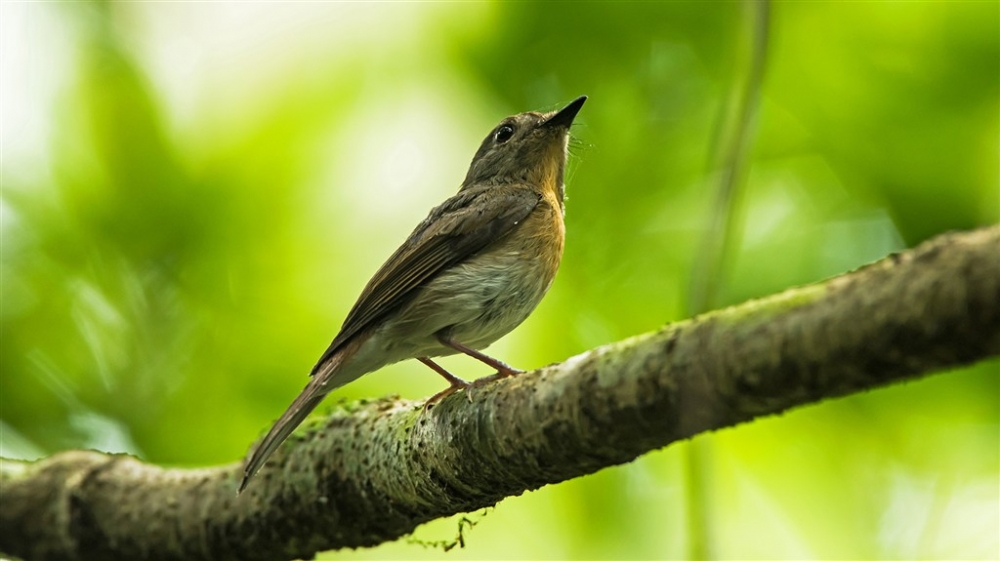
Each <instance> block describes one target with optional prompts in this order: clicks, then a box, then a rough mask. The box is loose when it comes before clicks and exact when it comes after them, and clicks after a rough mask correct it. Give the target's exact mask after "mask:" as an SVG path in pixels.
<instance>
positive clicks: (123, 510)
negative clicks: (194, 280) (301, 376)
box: [0, 227, 1000, 560]
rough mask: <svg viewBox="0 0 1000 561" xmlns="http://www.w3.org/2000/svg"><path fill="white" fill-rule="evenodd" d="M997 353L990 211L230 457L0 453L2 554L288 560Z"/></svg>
mask: <svg viewBox="0 0 1000 561" xmlns="http://www.w3.org/2000/svg"><path fill="white" fill-rule="evenodd" d="M997 355H1000V227H993V228H989V229H983V230H977V231H973V232H968V233H962V234H949V235H945V236H941V237H938V238H936V239H934V240H932V241H930V242H928V243H925V244H923V245H921V246H920V247H918V248H916V249H913V250H909V251H906V252H903V253H900V254H894V255H891V256H889V257H887V258H885V259H883V260H881V261H879V262H878V263H875V264H872V265H869V266H867V267H864V268H862V269H859V270H857V271H853V272H851V273H847V274H845V275H842V276H839V277H835V278H832V279H829V280H827V281H825V282H822V283H819V284H815V285H811V286H807V287H803V288H797V289H792V290H788V291H786V292H783V293H781V294H777V295H775V296H772V297H768V298H764V299H761V300H756V301H751V302H747V303H745V304H742V305H739V306H734V307H732V308H727V309H724V310H720V311H716V312H712V313H709V314H704V315H702V316H699V317H696V318H694V319H692V320H688V321H683V322H679V323H676V324H672V325H668V326H666V327H664V328H663V329H661V330H659V331H657V332H655V333H648V334H645V335H641V336H638V337H634V338H631V339H628V340H625V341H621V342H617V343H614V344H611V345H607V346H605V347H600V348H597V349H594V350H591V351H588V352H586V353H584V354H582V355H579V356H576V357H572V358H570V359H568V360H566V361H565V362H563V363H561V364H555V365H551V366H548V367H546V368H543V369H540V370H537V371H534V372H529V373H526V374H523V375H521V376H518V377H516V378H511V379H506V380H502V381H499V382H497V383H494V384H491V385H489V386H486V387H482V388H477V389H476V390H475V391H474V393H473V395H472V399H471V401H470V400H469V399H468V396H467V395H466V394H461V393H459V394H455V395H453V396H451V397H449V398H447V399H445V400H443V401H442V402H441V403H440V404H438V405H437V406H436V407H433V408H431V409H427V410H425V409H423V408H422V407H421V403H416V402H412V401H405V400H400V399H392V398H390V399H383V400H378V401H374V402H368V403H361V404H357V405H354V406H352V408H351V410H343V411H339V412H336V413H334V414H332V415H330V416H329V417H327V418H325V419H323V420H322V421H320V422H315V423H312V424H310V425H309V426H308V427H306V428H305V429H302V430H300V431H299V432H298V433H297V434H296V435H295V436H293V437H292V438H291V439H289V441H288V442H286V443H285V445H283V446H282V447H281V449H280V450H279V451H278V452H277V453H276V454H275V455H274V457H273V458H272V459H271V461H270V462H268V464H267V465H266V466H265V467H264V469H263V470H262V471H261V472H260V474H259V476H258V478H257V479H256V480H255V481H253V482H252V484H251V485H250V488H249V489H248V490H247V491H246V492H245V493H244V494H243V495H240V496H237V495H236V487H237V484H238V482H239V478H240V474H241V471H240V469H241V466H240V465H239V464H231V465H227V466H221V467H217V468H211V469H197V470H181V469H162V468H159V467H155V466H151V465H147V464H144V463H142V462H140V461H139V460H137V459H135V458H132V457H128V456H120V455H106V454H100V453H97V452H82V451H73V452H66V453H62V454H58V455H56V456H53V457H51V458H47V459H44V460H41V461H38V462H33V463H25V462H17V461H8V460H4V461H3V462H2V463H0V486H2V487H0V488H2V495H0V499H2V502H0V551H3V552H4V553H6V554H9V555H16V556H19V557H23V558H27V559H88V560H89V559H187V560H193V559H211V560H222V559H243V560H255V559H267V560H273V559H293V558H300V557H310V556H311V555H313V554H314V553H315V552H317V551H321V550H326V549H333V548H341V547H359V546H371V545H375V544H378V543H381V542H384V541H388V540H393V539H396V538H398V537H400V536H402V535H405V534H407V533H409V532H411V531H412V530H413V529H414V528H415V527H416V526H418V525H419V524H421V523H423V522H426V521H428V520H431V519H434V518H438V517H442V516H448V515H451V514H454V513H458V512H465V511H471V510H476V509H479V508H482V507H485V506H489V505H493V504H495V503H496V502H498V501H499V500H501V499H503V498H504V497H509V496H513V495H518V494H520V493H523V492H524V491H526V490H529V489H535V488H538V487H540V486H542V485H546V484H550V483H557V482H560V481H565V480H567V479H570V478H573V477H578V476H581V475H585V474H588V473H592V472H594V471H597V470H599V469H601V468H604V467H608V466H613V465H617V464H622V463H625V462H629V461H631V460H633V459H635V458H636V457H637V456H639V455H641V454H643V453H645V452H648V451H651V450H655V449H658V448H661V447H663V446H666V445H667V444H670V443H671V442H675V441H677V440H681V439H685V438H689V437H691V436H692V435H695V434H698V433H700V432H704V431H710V430H714V429H718V428H722V427H729V426H733V425H736V424H739V423H741V422H744V421H748V420H750V419H753V418H756V417H761V416H765V415H772V414H775V413H779V412H782V411H785V410H787V409H789V408H792V407H795V406H799V405H803V404H808V403H816V402H819V401H821V400H823V399H826V398H831V397H836V396H841V395H845V394H849V393H853V392H859V391H863V390H867V389H871V388H876V387H879V386H883V385H886V384H890V383H893V382H897V381H901V380H911V379H915V378H918V377H920V376H923V375H925V374H929V373H932V372H935V371H939V370H942V369H946V368H953V367H957V366H961V365H966V364H970V363H973V362H976V361H980V360H984V359H986V358H989V357H994V356H997Z"/></svg>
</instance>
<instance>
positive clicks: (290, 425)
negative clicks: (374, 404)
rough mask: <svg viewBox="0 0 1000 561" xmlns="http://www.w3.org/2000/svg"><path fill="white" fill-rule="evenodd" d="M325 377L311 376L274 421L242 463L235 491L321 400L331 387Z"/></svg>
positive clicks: (248, 479) (242, 486)
mask: <svg viewBox="0 0 1000 561" xmlns="http://www.w3.org/2000/svg"><path fill="white" fill-rule="evenodd" d="M325 378H326V376H313V377H312V379H310V380H309V383H308V384H307V385H306V387H305V389H303V390H302V393H300V394H299V396H298V397H296V398H295V401H293V402H292V404H291V405H289V406H288V409H287V410H285V412H284V413H283V414H282V415H281V418H280V419H278V422H276V423H274V426H273V427H271V430H270V431H268V433H267V436H265V437H264V440H262V441H261V442H260V444H259V445H258V446H257V448H255V449H254V451H253V452H252V453H251V454H250V456H249V457H248V458H247V460H246V463H245V464H244V467H243V481H241V482H240V488H239V491H237V493H241V492H243V489H245V488H246V486H247V483H248V482H249V481H250V478H251V477H253V476H254V475H256V474H257V470H259V469H260V468H261V466H263V465H264V462H265V461H267V458H268V457H269V456H270V455H271V453H273V452H274V451H275V450H276V449H277V448H278V446H280V445H281V443H282V442H284V441H285V439H286V438H288V435H290V434H292V431H293V430H295V427H297V426H299V424H300V423H301V422H302V421H303V420H305V418H306V417H307V416H308V415H309V413H311V412H312V410H313V409H315V408H316V406H317V405H319V403H320V402H321V401H323V398H324V397H326V394H328V393H329V392H330V390H331V389H333V388H331V387H329V386H326V385H325V384H324V383H323V381H324V379H325Z"/></svg>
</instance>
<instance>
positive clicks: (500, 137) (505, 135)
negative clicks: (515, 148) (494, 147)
mask: <svg viewBox="0 0 1000 561" xmlns="http://www.w3.org/2000/svg"><path fill="white" fill-rule="evenodd" d="M512 136H514V127H512V126H510V125H503V126H501V127H500V128H498V129H497V132H496V134H495V135H493V138H494V140H496V141H497V144H503V143H504V142H507V141H508V140H510V137H512Z"/></svg>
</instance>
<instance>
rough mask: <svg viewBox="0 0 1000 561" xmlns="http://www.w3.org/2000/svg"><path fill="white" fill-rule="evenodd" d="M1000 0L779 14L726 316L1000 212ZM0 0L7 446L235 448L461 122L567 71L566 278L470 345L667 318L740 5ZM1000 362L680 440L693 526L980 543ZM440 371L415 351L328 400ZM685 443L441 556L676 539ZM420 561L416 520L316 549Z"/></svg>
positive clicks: (561, 91)
mask: <svg viewBox="0 0 1000 561" xmlns="http://www.w3.org/2000/svg"><path fill="white" fill-rule="evenodd" d="M998 6H1000V5H998V4H996V3H990V2H982V3H980V2H954V3H944V2H920V3H914V2H907V3H877V2H862V3H833V2H831V3H780V4H775V5H774V9H773V16H772V17H773V19H772V28H771V36H770V51H769V59H768V66H767V71H766V78H765V82H764V86H763V96H762V104H761V108H760V112H759V114H758V121H757V122H758V134H757V135H756V141H755V145H754V149H753V153H752V159H751V162H750V166H749V170H748V173H747V178H746V182H745V184H744V185H743V189H742V191H741V194H740V196H739V199H738V204H737V206H736V207H735V210H736V213H737V218H738V220H736V224H738V231H736V232H734V237H733V239H735V240H736V241H737V245H736V246H735V247H734V248H733V250H732V251H731V252H730V256H731V259H730V260H729V262H727V263H726V266H725V278H724V279H721V282H720V286H721V287H722V293H721V294H720V300H721V301H720V302H719V304H720V305H727V304H733V303H738V302H741V301H743V300H746V299H748V298H753V297H759V296H764V295H767V294H770V293H774V292H777V291H780V290H782V289H784V288H787V287H790V286H794V285H799V284H803V283H809V282H814V281H817V280H821V279H823V278H825V277H828V276H831V275H835V274H838V273H840V272H844V271H847V270H850V269H852V268H855V267H858V266H860V265H862V264H864V263H866V262H869V261H871V260H874V259H877V258H879V257H881V256H883V255H885V254H887V253H889V252H891V251H895V250H899V249H901V248H903V247H906V246H911V245H913V244H916V243H918V242H920V241H922V240H924V239H926V238H928V237H931V236H934V235H936V234H938V233H941V232H944V231H947V230H951V229H969V228H973V227H976V226H979V225H985V224H991V223H996V222H997V221H998V218H1000V216H998V214H1000V196H998V191H1000V177H998V174H1000V161H998V153H1000V141H998V139H1000V102H998V100H1000V26H998V22H1000V7H998ZM2 9H3V16H4V17H3V18H2V23H0V25H2V26H3V29H4V34H3V35H4V37H3V38H2V39H0V40H2V41H3V47H4V53H5V57H4V59H3V94H4V101H3V122H4V126H3V141H4V149H5V154H4V155H5V158H4V160H3V176H2V187H3V190H2V197H0V220H2V226H0V235H2V252H0V257H2V259H0V274H2V295H0V297H2V305H0V321H2V324H0V329H2V334H0V336H2V345H0V374H2V379H0V390H2V391H0V422H2V424H0V429H2V441H0V444H2V450H0V452H2V454H3V455H5V456H8V457H14V456H16V457H37V456H39V455H45V454H51V453H54V452H56V451H59V450H63V449H67V448H74V447H94V448H99V449H102V450H109V451H123V452H130V453H134V454H138V455H139V456H141V457H142V458H144V459H147V460H149V461H152V462H156V463H160V464H164V465H178V466H200V465H209V464H215V463H223V462H231V461H236V460H238V459H239V458H241V457H242V455H243V453H244V452H245V450H246V448H247V447H248V445H249V444H250V443H251V442H252V441H253V440H254V438H256V437H257V436H258V435H259V434H260V432H261V431H262V430H264V429H265V428H266V427H267V426H268V425H269V422H270V421H271V420H272V419H274V418H275V417H276V416H277V415H278V414H279V413H280V412H281V411H282V410H283V408H284V407H285V406H286V405H287V403H288V402H289V401H290V400H291V399H292V397H293V396H294V395H295V394H296V393H297V391H298V390H299V389H300V388H301V386H302V385H304V384H305V381H306V378H305V375H306V373H307V372H308V370H309V368H310V367H311V366H312V364H313V361H314V360H315V358H316V357H317V356H318V354H319V353H320V352H321V351H322V350H323V349H324V348H325V346H326V344H327V343H328V342H329V340H330V338H332V337H333V335H334V334H335V332H336V329H337V327H338V326H339V323H340V321H341V320H342V318H343V317H344V315H345V314H346V312H347V310H348V309H349V307H350V306H351V305H352V304H353V302H354V298H355V296H356V295H357V293H358V292H359V291H360V289H361V287H362V286H363V285H364V283H365V282H366V280H367V278H368V277H369V276H370V275H371V274H372V273H373V272H374V270H375V269H376V268H377V267H378V265H379V264H381V262H382V260H383V259H384V258H385V257H386V256H388V255H389V253H391V251H392V250H393V249H395V247H396V245H397V244H398V243H399V242H400V241H401V240H402V239H403V238H404V237H405V235H406V234H407V233H409V231H410V229H411V228H412V226H413V225H414V224H416V223H417V221H419V220H420V219H422V218H423V217H424V215H425V212H426V211H427V210H428V209H430V208H431V207H432V206H434V205H435V204H437V203H438V202H439V201H441V200H443V199H444V198H445V197H447V196H448V195H449V194H451V193H453V192H454V191H455V190H456V189H457V187H458V184H459V182H460V181H461V178H462V177H463V176H464V173H465V168H466V166H467V164H468V161H469V159H470V158H471V156H472V153H473V152H474V150H475V147H476V146H477V145H478V142H479V141H480V139H481V138H482V136H483V135H484V134H485V133H486V132H487V131H488V130H489V129H490V128H491V127H492V126H494V124H495V123H496V122H497V121H499V119H500V118H502V117H503V116H505V115H507V114H511V113H515V112H519V111H525V110H529V109H549V108H555V107H558V106H559V105H560V104H561V103H563V102H566V101H568V100H570V99H572V98H573V97H575V96H577V95H580V94H588V95H589V96H590V102H589V103H588V104H587V106H586V107H585V108H584V110H583V111H582V113H581V115H580V118H579V119H578V121H579V122H580V124H579V126H577V127H575V129H574V133H575V135H576V136H577V138H578V140H577V142H576V143H575V144H574V146H573V149H572V153H573V155H572V161H571V167H570V173H569V174H568V194H569V199H568V202H567V230H568V246H567V250H566V255H565V258H564V261H563V267H562V270H561V272H560V274H559V276H558V278H557V280H556V283H555V285H554V286H553V288H552V291H551V292H550V294H549V296H548V297H547V299H546V300H545V301H544V302H543V304H542V305H541V306H540V307H539V309H538V310H537V312H536V313H535V314H534V315H533V316H532V317H531V318H530V319H529V320H528V321H527V322H526V323H525V324H524V326H522V327H521V328H520V329H518V330H517V331H515V332H514V333H513V334H512V335H511V336H509V337H507V338H506V339H505V340H504V341H501V342H499V343H498V344H496V345H495V346H494V347H493V348H492V351H493V353H494V354H496V355H497V356H500V357H502V358H504V359H505V360H508V361H510V362H512V363H513V364H516V365H518V366H520V367H522V368H532V367H537V366H541V365H544V364H546V363H549V362H554V361H559V360H562V359H564V358H566V357H568V356H570V355H572V354H574V353H579V352H582V351H584V350H586V349H589V348H592V347H594V346H597V345H600V344H602V343H607V342H610V341H614V340H616V339H619V338H623V337H626V336H629V335H633V334H637V333H640V332H643V331H646V330H650V329H654V328H656V327H657V326H659V325H662V324H663V323H664V322H667V321H671V320H676V319H680V318H682V317H683V316H684V314H685V310H686V309H687V308H686V302H687V299H688V297H689V288H690V287H691V283H692V279H691V278H690V276H691V268H692V264H693V262H694V259H695V252H696V251H698V249H699V247H700V245H699V242H700V240H701V239H702V238H703V236H705V235H706V231H705V224H706V223H707V217H708V212H710V210H711V209H710V205H711V185H712V184H713V177H714V176H713V170H711V169H709V167H710V163H711V161H712V154H713V150H714V147H713V140H714V139H713V136H712V135H713V131H714V127H715V124H716V121H717V119H718V116H719V114H720V112H721V111H722V110H723V108H724V107H725V104H726V103H727V96H728V95H729V92H730V91H732V88H733V87H734V84H736V83H738V80H739V72H740V70H741V67H740V65H739V64H738V61H739V60H740V58H741V56H744V55H743V54H741V53H743V52H744V51H745V49H746V48H747V46H746V45H745V44H744V41H743V40H742V39H743V38H744V34H743V33H742V31H741V29H742V25H743V20H744V19H745V17H746V14H745V10H744V9H743V7H742V6H741V5H740V4H718V3H683V2H671V3H627V4H616V5H615V6H611V5H607V4H601V3H562V2H551V3H526V2H525V3H503V4H499V3H498V4H485V3H426V4H424V3H419V4H395V3H393V4H358V3H343V4H342V3H330V4H327V3H290V4H280V3H279V4H275V3H242V4H225V3H173V4H171V3H167V4H163V3H107V4H89V3H48V4H43V3H22V4H9V3H7V4H5V5H4V6H3V8H2ZM694 282H697V279H694ZM411 362H412V361H411ZM445 364H446V365H447V366H449V367H451V368H453V369H454V370H456V371H458V372H461V373H463V374H465V375H478V374H480V373H485V372H482V369H481V368H480V367H479V366H478V365H476V364H471V361H468V360H464V359H462V358H452V359H448V360H446V361H445ZM997 371H998V362H997V361H991V362H988V363H984V364H981V365H978V366H976V367H973V368H969V369H965V370H962V371H960V372H953V373H948V374H944V375H938V376H933V377H930V378H928V379H926V380H923V381H921V382H919V383H913V384H906V385H902V386H897V387H892V388H888V389H884V390H880V391H877V392H872V393H870V394H865V395H857V396H853V397H850V398H846V399H840V400H835V401H831V402H829V403H825V404H822V405H819V406H815V407H809V408H804V409H801V410H797V411H794V412H791V413H789V414H787V415H783V416H781V417H779V418H770V419H764V420H761V421H758V422H755V423H752V424H749V425H745V426H741V427H739V428H736V429H731V430H725V431H721V432H720V433H717V434H715V435H711V436H706V437H700V438H704V439H710V440H711V442H712V443H713V446H712V447H711V449H710V450H711V452H710V456H709V461H708V462H707V464H706V465H705V471H704V473H702V476H703V477H704V479H705V481H706V482H707V485H708V497H709V498H708V501H709V503H710V504H708V505H706V506H707V509H706V512H707V513H708V515H709V517H710V518H709V524H710V527H709V528H707V529H706V530H707V532H708V535H710V536H712V540H713V543H712V544H711V548H710V550H711V551H713V552H714V554H715V555H717V556H720V557H723V558H806V557H819V558H901V557H920V558H958V557H961V558H997V557H1000V537H998V532H997V528H998V527H1000V489H998V475H1000V452H998V449H1000V444H998V443H1000V387H998V385H1000V384H998V376H997ZM441 384H442V382H441V380H440V379H439V378H438V377H437V376H435V375H434V374H433V373H431V372H430V371H427V370H426V369H425V368H423V367H422V366H421V365H419V364H410V363H403V364H400V365H395V366H393V367H390V368H386V369H384V370H383V371H381V372H379V373H375V374H372V375H369V376H366V377H365V378H364V379H362V380H359V381H358V382H356V383H354V384H352V385H350V386H348V387H347V388H345V389H343V390H341V391H339V392H338V394H337V395H336V396H332V397H331V398H329V399H330V401H331V402H332V401H335V400H337V399H356V398H359V397H365V396H377V395H383V394H387V393H398V394H401V395H404V396H407V397H412V398H419V397H423V396H427V395H430V394H431V393H433V392H435V391H438V390H439V389H440V388H441ZM686 449H687V445H677V446H673V447H671V448H669V449H667V450H664V451H662V452H657V453H653V454H649V455H647V456H645V457H643V458H642V459H640V460H638V461H636V462H634V463H633V464H631V465H628V466H623V467H620V468H615V469H609V470H605V471H603V472H601V473H598V474H595V475H593V476H590V477H586V478H582V479H579V480H575V481H571V482H567V483H565V484H561V485H558V486H552V487H547V488H545V489H542V490H539V491H537V492H533V493H528V494H526V495H525V496H522V497H518V498H515V499H511V500H508V501H505V502H503V503H502V504H500V505H499V506H498V507H497V508H496V509H493V510H491V511H489V512H488V513H487V514H486V515H485V517H484V515H482V514H475V515H472V516H471V518H472V519H476V520H478V519H481V518H482V522H481V523H480V524H478V525H477V526H476V527H475V528H474V529H468V528H467V529H466V530H465V532H464V533H465V543H466V547H465V549H460V550H453V551H451V552H449V553H448V555H449V556H450V557H451V558H470V559H488V558H496V559H501V558H503V559H510V558H543V559H555V558H615V559H621V558H665V557H684V556H685V555H686V554H687V551H688V550H687V549H686V548H687V539H688V538H687V526H686V521H685V519H684V513H685V512H686V510H685V506H684V504H683V503H684V496H685V493H684V492H683V489H684V485H685V479H684V468H683V465H684V463H683V458H684V453H685V450H686ZM457 526H458V522H457V519H455V520H448V521H438V522H435V523H432V524H429V525H427V526H426V527H424V528H421V529H420V530H419V531H418V532H417V538H419V539H422V540H424V541H436V540H442V539H445V540H446V539H450V538H451V537H452V536H453V535H454V534H455V533H456V532H457ZM442 556H444V553H443V552H442V551H440V550H437V549H424V548H420V547H419V546H416V545H412V544H407V543H405V542H399V543H394V544H387V545H385V546H382V547H380V548H376V549H374V550H365V551H357V552H345V553H341V554H331V555H330V557H338V558H346V557H358V558H384V557H393V558H415V557H426V558H435V557H442Z"/></svg>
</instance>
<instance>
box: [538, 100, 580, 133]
mask: <svg viewBox="0 0 1000 561" xmlns="http://www.w3.org/2000/svg"><path fill="white" fill-rule="evenodd" d="M585 101H587V96H585V95H581V96H580V97H578V98H576V99H574V100H573V101H572V102H570V104H569V105H567V106H566V107H563V108H562V109H560V110H559V112H558V113H556V114H555V115H553V116H551V117H549V118H548V119H546V120H545V121H543V122H542V123H541V124H540V125H539V126H541V127H546V128H548V127H568V126H570V125H572V124H573V119H574V118H576V114H577V113H579V112H580V108H581V107H583V102H585Z"/></svg>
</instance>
